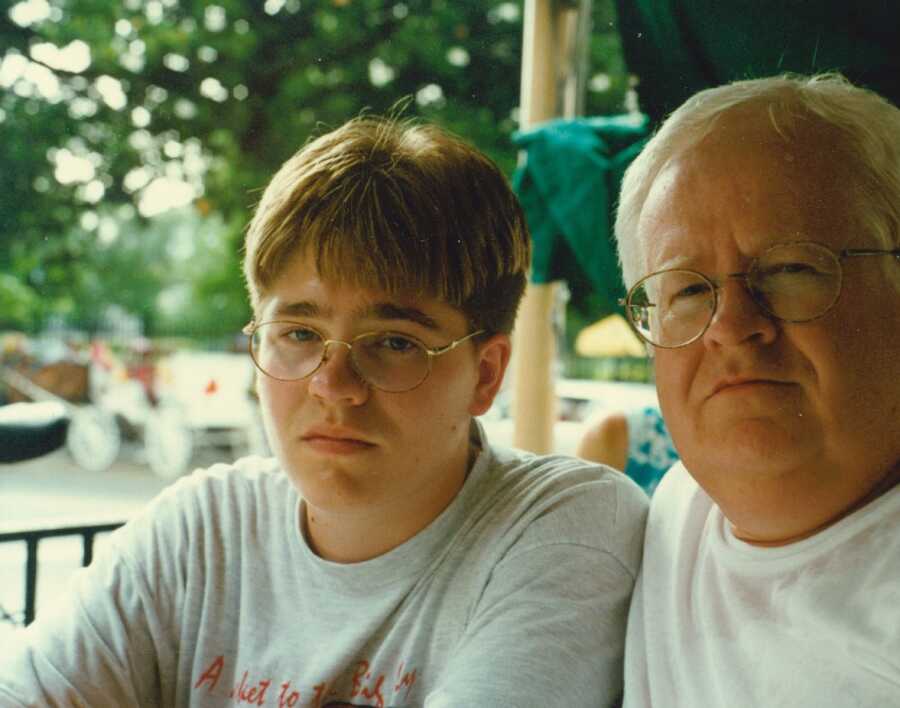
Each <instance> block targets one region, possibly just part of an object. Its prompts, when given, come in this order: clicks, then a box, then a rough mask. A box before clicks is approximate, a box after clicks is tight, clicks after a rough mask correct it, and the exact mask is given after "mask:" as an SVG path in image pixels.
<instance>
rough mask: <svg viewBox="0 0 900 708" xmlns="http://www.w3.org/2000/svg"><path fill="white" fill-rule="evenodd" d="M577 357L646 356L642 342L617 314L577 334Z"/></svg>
mask: <svg viewBox="0 0 900 708" xmlns="http://www.w3.org/2000/svg"><path fill="white" fill-rule="evenodd" d="M575 352H576V353H577V354H578V355H579V356H647V350H646V349H645V348H644V344H643V342H641V340H640V339H638V336H637V335H636V334H635V333H634V332H633V331H632V329H631V327H630V326H629V324H628V322H627V321H626V320H625V318H624V317H622V316H621V315H619V314H613V315H609V317H604V318H603V319H602V320H599V321H597V322H594V324H592V325H590V326H589V327H585V328H584V329H583V330H581V331H580V332H579V333H578V337H576V339H575Z"/></svg>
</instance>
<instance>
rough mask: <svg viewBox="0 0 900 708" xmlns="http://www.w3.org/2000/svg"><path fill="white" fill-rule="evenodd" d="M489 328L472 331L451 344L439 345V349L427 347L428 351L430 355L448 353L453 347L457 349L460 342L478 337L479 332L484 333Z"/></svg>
mask: <svg viewBox="0 0 900 708" xmlns="http://www.w3.org/2000/svg"><path fill="white" fill-rule="evenodd" d="M486 331H487V330H485V329H479V330H478V331H477V332H472V333H471V334H467V335H466V336H465V337H460V338H459V339H454V340H453V341H452V342H450V344H448V345H446V346H443V347H438V348H437V349H425V351H426V352H428V355H429V356H439V355H441V354H446V353H447V352H449V351H451V350H452V349H456V348H457V347H458V346H459V345H460V344H462V343H463V342H465V341H466V340H467V339H471V338H472V337H477V336H478V335H479V334H484V333H485V332H486Z"/></svg>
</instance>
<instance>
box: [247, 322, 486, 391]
mask: <svg viewBox="0 0 900 708" xmlns="http://www.w3.org/2000/svg"><path fill="white" fill-rule="evenodd" d="M242 331H243V333H244V334H246V335H247V336H248V337H249V348H250V356H251V357H252V358H253V363H254V364H256V368H258V369H259V370H260V371H261V372H262V373H264V374H265V375H266V376H268V377H270V378H273V379H278V380H279V381H299V380H300V379H305V378H307V377H308V376H312V375H313V374H314V373H315V372H316V371H318V369H319V367H320V366H322V363H323V362H324V361H325V360H326V359H327V357H328V349H329V347H330V346H331V345H333V344H337V345H340V346H343V347H347V349H348V350H349V353H350V365H351V366H352V367H353V370H354V371H355V372H356V374H357V376H359V377H360V379H362V380H363V381H365V382H366V383H368V384H369V385H371V386H373V387H374V388H377V389H379V390H381V391H387V392H389V393H403V392H405V391H411V390H412V389H414V388H416V387H417V386H419V385H421V384H422V382H423V381H425V379H427V378H428V375H429V374H430V373H431V367H432V362H433V360H434V358H435V357H437V356H440V355H441V354H446V353H447V352H449V351H451V350H453V349H455V348H456V347H458V346H459V345H460V344H462V343H463V342H465V341H466V340H468V339H471V338H472V337H476V336H478V335H479V334H483V333H484V332H485V330H483V329H480V330H478V331H476V332H471V333H470V334H467V335H466V336H464V337H460V338H459V339H454V340H453V341H452V342H450V343H449V344H447V345H445V346H443V347H438V348H436V349H431V348H429V347H426V346H425V345H424V344H423V343H422V342H420V341H419V340H418V339H416V338H415V337H412V336H410V335H408V334H401V333H399V332H389V331H382V332H364V333H363V334H358V335H356V336H355V337H354V338H353V339H351V340H350V341H349V342H345V341H343V340H340V339H326V338H325V336H324V335H323V334H322V333H321V332H319V331H318V330H317V329H315V328H313V327H310V326H309V325H306V324H303V323H300V322H290V321H280V320H275V321H270V322H261V323H259V324H257V323H255V322H253V321H251V322H250V323H249V324H247V325H246V326H245V327H244V329H243V330H242Z"/></svg>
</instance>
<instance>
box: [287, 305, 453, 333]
mask: <svg viewBox="0 0 900 708" xmlns="http://www.w3.org/2000/svg"><path fill="white" fill-rule="evenodd" d="M332 314H333V313H332V310H331V308H330V307H327V306H326V307H323V306H322V305H320V304H318V303H316V302H313V301H311V300H298V301H297V302H284V303H281V304H280V305H278V307H276V308H275V311H274V312H273V313H272V317H273V318H279V317H303V318H306V317H311V318H328V317H330V316H332ZM356 316H357V317H361V318H369V319H374V320H405V321H407V322H414V323H415V324H418V325H421V326H422V327H425V328H427V329H432V330H439V329H440V325H439V324H438V322H437V320H435V319H434V318H433V317H432V316H431V315H427V314H425V313H424V312H422V310H420V309H419V308H417V307H405V306H403V305H399V304H397V303H395V302H376V303H374V304H372V305H367V306H366V307H364V308H362V309H361V310H360V311H359V313H358V314H357V315H356Z"/></svg>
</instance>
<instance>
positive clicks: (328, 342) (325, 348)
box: [307, 338, 371, 386]
mask: <svg viewBox="0 0 900 708" xmlns="http://www.w3.org/2000/svg"><path fill="white" fill-rule="evenodd" d="M332 344H340V345H341V346H344V347H347V361H348V362H349V363H350V369H351V370H352V371H353V373H354V375H355V376H356V377H357V378H358V379H359V380H360V381H362V382H363V383H364V384H366V385H367V386H368V385H371V384H369V381H368V379H366V377H365V376H363V374H362V372H361V371H360V370H359V366H357V364H356V357H354V356H353V342H345V341H344V340H343V339H324V338H323V339H322V358H321V359H319V363H318V364H316V368H315V369H313V370H312V371H311V372H309V373H308V374H307V376H313V375H315V373H316V372H317V371H319V369H321V368H322V365H323V364H325V363H326V362H327V361H328V352H329V347H330V346H331V345H332Z"/></svg>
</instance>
